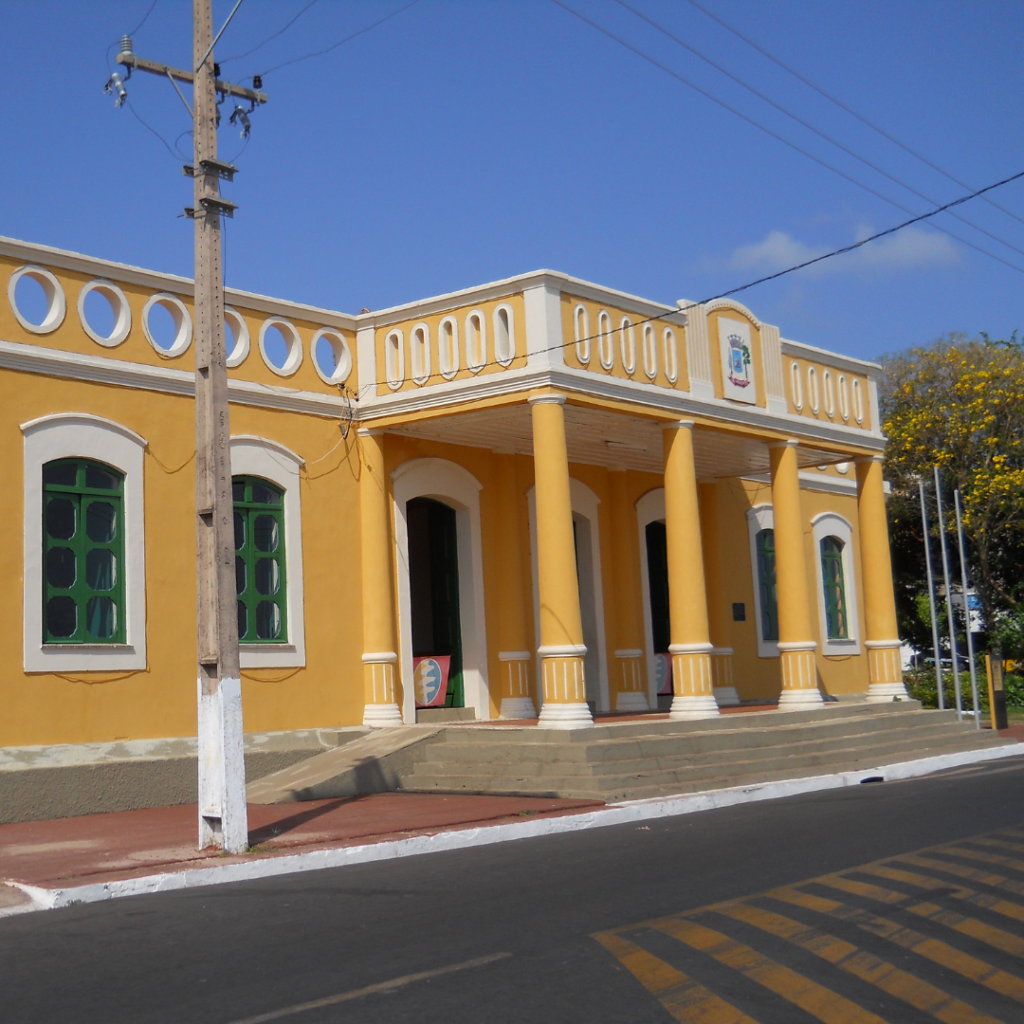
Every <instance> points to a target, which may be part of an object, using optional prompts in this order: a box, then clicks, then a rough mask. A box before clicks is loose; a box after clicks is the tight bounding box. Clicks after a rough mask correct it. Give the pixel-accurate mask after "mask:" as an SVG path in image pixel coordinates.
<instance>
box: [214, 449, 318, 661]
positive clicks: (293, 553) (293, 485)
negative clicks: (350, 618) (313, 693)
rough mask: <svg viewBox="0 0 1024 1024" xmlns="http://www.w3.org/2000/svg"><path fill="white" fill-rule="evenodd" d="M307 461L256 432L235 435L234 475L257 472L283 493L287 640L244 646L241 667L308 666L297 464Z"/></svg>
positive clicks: (255, 474) (242, 647) (232, 452)
mask: <svg viewBox="0 0 1024 1024" xmlns="http://www.w3.org/2000/svg"><path fill="white" fill-rule="evenodd" d="M301 465H303V460H302V458H300V457H299V456H298V455H296V454H295V453H294V452H293V451H291V449H289V448H286V447H285V446H284V445H283V444H279V443H278V442H277V441H271V440H269V439H268V438H265V437H257V436H256V435H254V434H235V435H233V436H232V438H231V474H232V476H235V475H237V476H258V477H262V478H263V479H265V480H269V481H270V482H271V483H273V484H277V486H278V487H280V488H281V489H282V490H283V491H284V557H285V589H286V592H287V593H286V600H287V603H288V604H287V607H288V639H287V640H286V641H285V642H283V643H279V644H240V645H239V657H240V664H241V667H242V668H301V667H303V666H304V665H305V664H306V631H305V614H304V608H303V596H304V595H303V583H302V499H301V495H300V493H299V467H300V466H301Z"/></svg>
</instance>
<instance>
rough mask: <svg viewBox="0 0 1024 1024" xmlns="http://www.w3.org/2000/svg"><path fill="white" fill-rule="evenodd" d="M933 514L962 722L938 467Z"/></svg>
mask: <svg viewBox="0 0 1024 1024" xmlns="http://www.w3.org/2000/svg"><path fill="white" fill-rule="evenodd" d="M935 514H936V515H937V516H938V517H939V543H940V544H941V547H942V578H943V580H944V581H945V584H946V618H947V619H948V620H949V651H950V655H951V656H952V659H953V693H954V695H955V696H956V717H957V720H958V721H960V722H962V721H963V720H964V709H963V703H962V701H961V698H960V666H959V665H958V664H957V654H956V624H955V623H954V621H953V602H952V600H951V595H950V592H949V553H948V552H947V551H946V527H945V526H944V525H943V522H942V483H941V482H940V480H939V467H938V466H936V467H935Z"/></svg>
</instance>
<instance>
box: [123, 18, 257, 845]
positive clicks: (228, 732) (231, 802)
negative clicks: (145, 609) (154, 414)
mask: <svg viewBox="0 0 1024 1024" xmlns="http://www.w3.org/2000/svg"><path fill="white" fill-rule="evenodd" d="M240 4H241V0H238V2H237V3H236V4H235V6H234V8H233V9H232V11H231V14H229V15H228V18H227V21H225V22H224V26H223V27H222V28H221V32H223V31H224V29H225V28H226V27H227V25H228V22H230V21H231V18H232V17H233V16H234V14H235V11H237V10H238V8H239V6H240ZM192 13H193V22H194V24H193V39H192V50H193V56H192V65H193V67H194V68H195V70H194V71H191V70H190V71H186V70H183V69H182V68H175V67H171V66H170V65H169V64H160V63H158V62H156V61H151V60H145V59H143V58H142V57H139V56H137V55H136V54H135V53H134V51H133V49H132V41H131V39H130V38H129V37H128V36H124V37H123V38H122V40H121V52H120V53H119V54H118V56H117V63H118V64H120V65H121V66H122V67H125V68H127V69H128V74H127V76H126V77H125V78H124V79H123V80H122V79H121V76H120V75H119V74H113V75H111V77H110V81H109V82H107V86H106V91H107V92H112V93H114V94H115V97H116V105H117V106H121V105H122V104H123V103H124V101H125V99H126V98H127V95H128V94H127V90H126V89H125V87H124V83H125V82H127V80H128V78H130V77H131V74H132V72H133V71H145V72H147V73H149V74H151V75H157V76H158V77H160V78H167V79H169V80H170V82H171V85H173V86H174V89H175V91H176V92H177V93H178V95H179V97H181V101H182V103H184V104H185V106H186V107H188V101H187V100H186V99H185V97H184V95H183V94H182V92H181V90H180V89H179V88H178V85H177V82H187V83H189V84H191V85H192V97H193V98H192V106H191V107H189V108H188V109H189V113H190V114H191V115H192V120H193V137H194V141H195V161H194V164H193V165H192V166H187V167H185V173H186V174H190V175H192V177H193V179H194V192H195V206H194V207H189V208H187V209H186V210H185V213H186V214H187V215H188V216H190V217H192V218H194V220H195V241H196V266H195V325H194V337H195V359H196V532H197V538H196V539H197V544H196V570H197V577H198V598H197V626H198V638H199V644H198V646H199V652H198V662H199V672H198V689H199V712H198V714H199V848H200V849H203V848H205V847H207V846H211V845H216V846H221V847H223V849H224V850H225V852H227V853H243V852H244V851H245V850H246V848H247V847H248V844H249V828H248V816H247V813H246V806H245V760H244V756H243V744H242V681H241V672H240V670H239V663H238V612H237V607H238V602H237V598H236V595H235V535H234V501H233V498H232V488H231V449H230V442H231V431H230V428H229V425H228V371H227V354H226V352H225V345H224V267H223V264H222V263H221V244H220V219H221V217H222V216H228V217H231V216H233V214H234V209H235V204H234V203H231V202H229V201H228V200H226V199H224V198H222V197H221V194H220V181H221V179H222V178H226V179H227V180H229V181H231V180H233V179H234V174H235V168H234V167H232V166H231V165H230V164H224V163H221V162H219V161H218V160H217V122H218V121H219V119H220V115H219V113H218V111H217V96H218V94H219V95H220V96H221V97H227V96H234V97H237V98H239V99H244V100H248V101H249V103H250V107H249V110H248V111H243V108H241V107H236V109H235V113H234V114H233V115H232V118H231V120H232V123H234V121H235V117H236V116H240V118H241V121H240V123H241V124H242V125H244V134H246V135H247V134H248V131H249V122H248V119H247V116H246V115H247V114H249V113H252V111H253V110H254V109H255V108H256V107H257V106H258V105H260V104H263V103H266V102H267V97H266V95H264V93H262V92H260V91H259V90H260V88H261V86H262V83H261V81H260V78H259V76H258V75H257V76H256V77H255V78H254V79H253V86H254V88H252V89H244V88H242V87H241V86H239V85H233V84H232V83H231V82H222V81H219V80H218V79H217V65H216V64H215V63H214V59H213V44H214V42H216V39H215V37H214V35H213V15H212V12H211V8H210V0H192ZM219 37H220V33H218V35H217V37H216V38H219Z"/></svg>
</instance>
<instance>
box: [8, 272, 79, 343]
mask: <svg viewBox="0 0 1024 1024" xmlns="http://www.w3.org/2000/svg"><path fill="white" fill-rule="evenodd" d="M7 298H8V300H9V302H10V304H11V309H12V310H13V311H14V315H15V317H17V319H18V323H20V324H21V326H22V327H24V328H25V330H26V331H31V332H32V333H33V334H49V333H50V332H51V331H55V330H56V329H57V328H58V327H59V326H60V325H61V323H62V322H63V320H64V311H65V305H64V289H63V288H61V286H60V282H59V281H58V280H57V278H55V277H54V276H53V274H51V273H50V272H49V271H48V270H44V269H43V268H42V267H20V268H19V269H18V270H16V271H15V272H14V273H13V274H11V279H10V282H9V283H8V286H7Z"/></svg>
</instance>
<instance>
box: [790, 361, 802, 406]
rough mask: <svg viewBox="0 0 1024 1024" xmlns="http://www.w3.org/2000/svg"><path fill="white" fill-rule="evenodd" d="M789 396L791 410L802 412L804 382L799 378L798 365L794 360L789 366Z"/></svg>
mask: <svg viewBox="0 0 1024 1024" xmlns="http://www.w3.org/2000/svg"><path fill="white" fill-rule="evenodd" d="M789 384H790V394H791V395H792V397H793V408H794V409H796V411H797V412H802V411H803V408H804V382H803V378H802V377H801V376H800V364H799V363H798V362H797V361H796V360H795V359H794V360H793V362H792V363H790V364H789Z"/></svg>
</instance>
